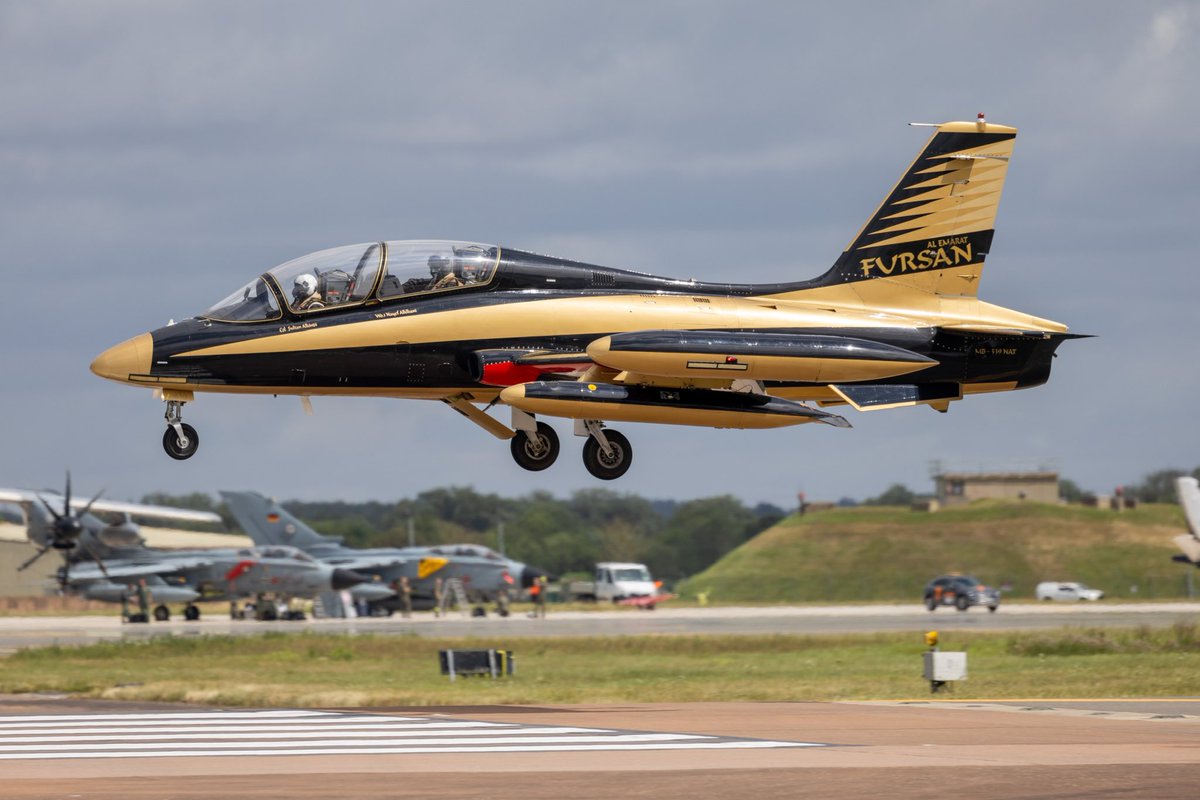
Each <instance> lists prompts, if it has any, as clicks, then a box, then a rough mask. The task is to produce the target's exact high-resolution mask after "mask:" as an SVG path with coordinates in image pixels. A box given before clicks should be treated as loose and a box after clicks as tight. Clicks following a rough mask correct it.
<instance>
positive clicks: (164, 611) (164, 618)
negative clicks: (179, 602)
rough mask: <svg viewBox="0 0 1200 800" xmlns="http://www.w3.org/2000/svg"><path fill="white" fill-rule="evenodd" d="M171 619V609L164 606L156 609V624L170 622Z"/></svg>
mask: <svg viewBox="0 0 1200 800" xmlns="http://www.w3.org/2000/svg"><path fill="white" fill-rule="evenodd" d="M170 619H171V609H169V608H167V607H166V606H163V605H158V606H155V607H154V621H155V622H169V621H170Z"/></svg>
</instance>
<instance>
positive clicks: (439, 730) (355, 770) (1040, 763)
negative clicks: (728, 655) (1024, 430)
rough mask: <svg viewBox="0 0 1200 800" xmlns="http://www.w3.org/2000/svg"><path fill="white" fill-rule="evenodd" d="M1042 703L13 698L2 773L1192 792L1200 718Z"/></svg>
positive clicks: (421, 784) (295, 789) (907, 792)
mask: <svg viewBox="0 0 1200 800" xmlns="http://www.w3.org/2000/svg"><path fill="white" fill-rule="evenodd" d="M1039 702H1040V703H1041V704H1042V705H1041V707H1040V710H1023V709H1022V708H1020V707H1013V706H1007V707H1002V706H995V705H990V704H981V703H978V702H973V703H970V704H946V703H937V704H926V703H909V704H903V703H901V704H897V703H879V704H872V703H856V704H849V703H782V704H781V703H764V704H754V703H727V704H726V703H715V704H698V705H683V706H672V705H630V706H566V707H528V706H518V707H511V708H509V707H506V708H491V707H477V708H469V709H420V710H414V709H353V710H345V709H343V710H335V709H330V710H324V711H301V710H290V709H271V710H260V711H245V710H239V711H234V712H227V711H222V710H218V709H212V710H203V709H192V708H184V707H179V706H173V707H172V706H147V705H142V706H138V707H133V708H130V707H125V708H123V709H122V710H120V711H117V710H115V709H118V708H121V707H120V706H117V705H115V704H111V703H108V704H105V703H87V702H83V701H71V700H50V699H38V698H29V697H24V698H12V697H10V698H0V739H4V740H5V741H2V742H0V755H2V757H3V761H2V763H3V766H2V767H0V772H2V774H3V775H4V796H5V797H6V798H10V799H11V800H32V798H45V797H70V796H76V797H81V798H107V797H112V798H117V797H120V798H147V799H148V798H174V799H176V800H188V799H189V798H197V799H198V798H212V797H222V798H234V797H237V798H327V797H364V798H365V797H371V798H377V797H378V798H418V797H419V798H477V797H489V796H497V795H502V794H503V795H506V794H516V795H518V796H521V797H522V798H554V799H555V800H562V798H564V797H609V796H615V797H620V798H622V800H624V799H625V798H630V799H631V800H637V799H638V798H659V799H660V798H664V797H684V796H686V797H688V798H690V800H709V799H710V798H730V797H754V798H795V797H801V796H803V797H832V796H837V797H839V798H854V797H872V798H874V797H889V798H908V797H911V798H918V797H919V798H927V797H929V796H930V795H931V794H944V793H945V792H946V791H949V789H950V787H953V792H954V794H955V795H957V796H964V797H970V798H972V800H989V799H990V798H1013V797H1020V798H1062V797H1089V798H1091V797H1102V796H1107V797H1149V796H1153V797H1155V798H1163V799H1164V800H1169V799H1170V798H1192V797H1195V792H1196V789H1195V787H1196V785H1197V781H1198V780H1200V714H1196V715H1192V714H1189V715H1183V716H1175V717H1171V718H1162V715H1157V716H1158V717H1159V718H1155V716H1156V715H1154V714H1147V713H1144V712H1142V711H1141V710H1140V708H1139V706H1138V704H1137V703H1136V702H1135V703H1130V704H1127V706H1128V707H1127V710H1126V711H1125V712H1121V713H1117V714H1110V713H1108V712H1105V711H1099V712H1097V711H1090V710H1088V709H1086V708H1085V709H1078V708H1069V707H1066V706H1069V704H1064V707H1056V705H1055V703H1054V701H1039ZM1198 706H1200V703H1195V702H1194V701H1183V700H1181V701H1177V704H1176V707H1178V708H1185V709H1188V710H1195V711H1197V712H1200V707H1198ZM314 729H315V730H314ZM35 739H36V741H35Z"/></svg>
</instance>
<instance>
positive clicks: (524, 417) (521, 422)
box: [442, 393, 633, 481]
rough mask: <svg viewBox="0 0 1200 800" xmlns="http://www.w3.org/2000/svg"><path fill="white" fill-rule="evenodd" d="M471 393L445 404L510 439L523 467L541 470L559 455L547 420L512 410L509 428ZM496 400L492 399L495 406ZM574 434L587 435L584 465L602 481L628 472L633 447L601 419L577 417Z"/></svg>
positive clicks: (509, 443)
mask: <svg viewBox="0 0 1200 800" xmlns="http://www.w3.org/2000/svg"><path fill="white" fill-rule="evenodd" d="M473 399H474V398H473V397H471V395H470V394H467V393H463V394H458V395H454V396H452V397H446V398H444V399H443V400H442V402H444V403H445V404H446V405H448V406H450V407H451V408H453V409H454V410H455V411H457V412H458V413H460V414H462V415H463V416H464V417H466V418H467V419H469V420H471V421H472V422H474V423H475V424H476V425H478V426H479V427H481V428H483V429H484V430H485V431H487V432H488V433H490V434H492V435H493V436H495V437H496V438H497V439H507V440H508V446H509V449H510V450H511V451H512V457H513V461H516V462H517V465H518V466H520V467H521V468H522V469H527V470H529V471H530V472H541V471H542V470H544V469H546V468H547V467H549V466H550V465H551V464H553V463H554V462H555V460H556V459H557V458H558V452H559V449H560V448H559V443H558V434H557V433H555V432H554V429H553V428H551V427H550V426H549V425H547V424H546V423H544V422H538V421H537V420H536V419H534V417H533V414H529V413H527V412H525V411H521V410H520V409H518V408H513V409H512V427H511V428H510V427H508V426H507V425H505V424H504V423H503V422H500V421H499V420H497V419H494V418H493V417H490V416H488V415H487V413H486V411H487V409H488V408H491V405H489V406H487V408H484V409H480V408H478V407H477V406H475V404H474V403H473V402H472V400H473ZM495 402H496V401H494V400H493V401H492V405H494V404H495ZM575 435H576V436H586V437H587V441H586V442H584V443H583V466H584V467H586V468H587V471H588V472H590V473H592V475H594V476H595V477H597V478H599V479H600V480H602V481H611V480H613V479H615V478H619V477H621V476H622V475H624V474H625V473H626V472H628V471H629V465H630V464H632V463H633V446H632V445H631V444H629V440H628V439H626V438H625V437H624V436H622V435H621V434H619V433H617V432H616V431H614V430H612V429H610V428H605V427H604V423H603V422H601V421H600V420H598V419H577V420H575Z"/></svg>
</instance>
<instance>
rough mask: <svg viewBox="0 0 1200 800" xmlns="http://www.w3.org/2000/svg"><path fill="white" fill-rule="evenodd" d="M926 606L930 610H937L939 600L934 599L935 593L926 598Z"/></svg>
mask: <svg viewBox="0 0 1200 800" xmlns="http://www.w3.org/2000/svg"><path fill="white" fill-rule="evenodd" d="M925 607H926V608H928V609H929V610H930V611H937V607H938V602H937V600H934V599H933V595H930V596H929V597H926V598H925Z"/></svg>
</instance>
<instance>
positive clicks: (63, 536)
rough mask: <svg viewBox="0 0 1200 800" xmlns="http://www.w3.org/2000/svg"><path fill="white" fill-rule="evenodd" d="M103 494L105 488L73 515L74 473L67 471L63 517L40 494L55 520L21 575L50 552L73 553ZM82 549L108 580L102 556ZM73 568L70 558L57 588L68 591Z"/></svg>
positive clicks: (42, 501)
mask: <svg viewBox="0 0 1200 800" xmlns="http://www.w3.org/2000/svg"><path fill="white" fill-rule="evenodd" d="M102 494H104V490H103V489H101V490H100V491H98V492H96V495H95V496H94V497H93V498H92V499H91V500H89V501H88V503H87V505H86V506H84V507H83V510H82V511H80V512H79V513H78V514H73V513H71V471H70V470H67V486H66V491H65V492H64V493H63V510H62V513H61V514H60V513H59V512H58V511H55V510H54V506H52V505H50V503H48V502H47V501H46V498H44V497H42V496H41V495H40V494H39V495H37V499H38V500H40V501H41V503H42V505H43V506H44V507H45V509H46V510H47V511H48V512H50V516H51V518H53V520H54V521H53V522H52V523H51V524H50V525H49V526H48V528H49V538H48V539H47V541H46V543H45V544H43V545H42V546H41V547H40V548H38V551H37V552H36V553H34V554H33V557H32V558H30V559H29V560H27V561H26V562H25V563H24V564H22V565H21V566H19V567H17V572H21V571H23V570H25V569H28V568H29V567H31V566H33V564H34V562H36V561H37V560H38V559H39V558H41V557H42V556H44V555H45V554H46V553H48V552H49V551H50V550H63V551H67V550H74V549H75V547H76V546H77V545H79V544H80V541H79V537H80V535H81V534H82V533H83V530H84V528H83V521H82V518H83V517H86V516H87V515H88V512H90V511H91V510H92V506H93V505H95V503H96V501H97V500H99V499H100V496H101V495H102ZM83 550H84V552H86V553H87V554H88V555H89V556H90V557H91V559H92V560H93V561H95V562H96V564H97V566H99V567H100V571H101V572H102V573H104V575H105V576H106V577H107V576H108V570H106V569H105V568H104V564H103V562H102V561H101V560H100V558H99V556H97V555H96V554H95V553H94V552H92V549H91V548H90V547H88V546H87V544H86V543H85V544H83ZM70 569H71V562H70V559H68V560H67V561H66V562H65V564H64V565H63V567H62V568H61V569H59V571H58V585H59V587H60V588H66V585H67V581H68V579H69V577H70Z"/></svg>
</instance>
